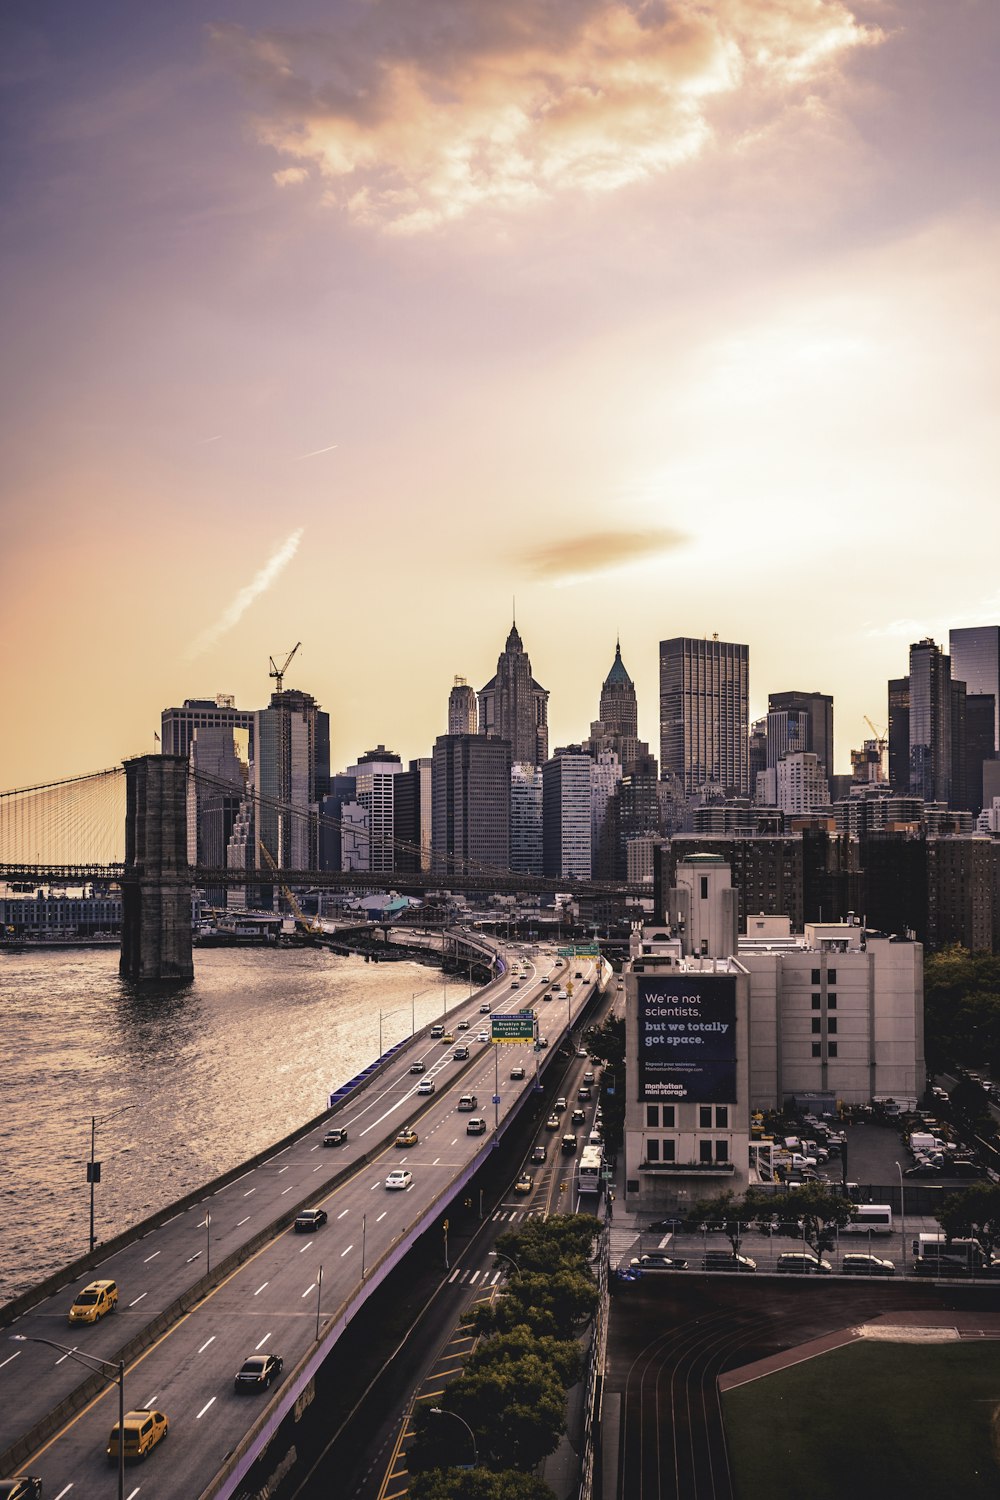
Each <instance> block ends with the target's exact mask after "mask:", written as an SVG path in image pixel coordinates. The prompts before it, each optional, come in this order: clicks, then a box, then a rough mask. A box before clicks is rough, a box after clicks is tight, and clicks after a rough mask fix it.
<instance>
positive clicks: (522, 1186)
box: [514, 1172, 535, 1193]
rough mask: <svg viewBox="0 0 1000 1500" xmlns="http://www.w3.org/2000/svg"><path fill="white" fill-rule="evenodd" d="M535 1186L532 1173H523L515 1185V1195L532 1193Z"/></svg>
mask: <svg viewBox="0 0 1000 1500" xmlns="http://www.w3.org/2000/svg"><path fill="white" fill-rule="evenodd" d="M534 1185H535V1179H534V1178H533V1177H532V1175H531V1173H530V1172H522V1173H521V1175H520V1177H519V1178H518V1179H517V1181H516V1182H515V1184H514V1191H515V1193H530V1192H531V1189H532V1188H533V1187H534Z"/></svg>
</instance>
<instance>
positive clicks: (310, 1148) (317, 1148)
mask: <svg viewBox="0 0 1000 1500" xmlns="http://www.w3.org/2000/svg"><path fill="white" fill-rule="evenodd" d="M309 1150H310V1151H318V1150H319V1142H318V1141H317V1143H316V1145H315V1146H310V1147H309Z"/></svg>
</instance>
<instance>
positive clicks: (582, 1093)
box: [576, 1083, 591, 1104]
mask: <svg viewBox="0 0 1000 1500" xmlns="http://www.w3.org/2000/svg"><path fill="white" fill-rule="evenodd" d="M590 1096H591V1088H590V1084H589V1083H581V1085H580V1087H579V1088H578V1089H577V1091H576V1097H577V1098H578V1099H582V1100H583V1102H584V1103H585V1104H586V1103H587V1101H588V1100H589V1099H590Z"/></svg>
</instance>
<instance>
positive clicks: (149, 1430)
mask: <svg viewBox="0 0 1000 1500" xmlns="http://www.w3.org/2000/svg"><path fill="white" fill-rule="evenodd" d="M124 1426H125V1457H126V1458H145V1457H146V1455H147V1454H148V1453H151V1452H152V1450H153V1449H154V1448H155V1447H156V1445H157V1443H158V1442H159V1441H160V1439H161V1438H165V1437H166V1435H167V1431H168V1429H169V1426H170V1424H169V1422H168V1421H167V1419H166V1417H165V1416H164V1415H163V1413H162V1411H127V1412H126V1413H125V1423H124ZM108 1457H109V1458H114V1459H117V1457H118V1423H117V1422H116V1423H115V1425H114V1426H113V1427H112V1429H111V1436H110V1437H109V1438H108Z"/></svg>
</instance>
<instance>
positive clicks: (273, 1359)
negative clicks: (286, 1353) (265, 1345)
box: [233, 1354, 284, 1391]
mask: <svg viewBox="0 0 1000 1500" xmlns="http://www.w3.org/2000/svg"><path fill="white" fill-rule="evenodd" d="M283 1365H284V1360H283V1359H282V1358H281V1356H280V1354H251V1355H249V1356H248V1357H247V1358H246V1359H245V1360H244V1361H243V1363H242V1364H241V1365H240V1368H239V1369H238V1370H237V1371H236V1375H235V1377H234V1379H233V1387H234V1389H236V1390H237V1391H259V1390H265V1391H267V1390H270V1388H271V1381H272V1380H277V1378H278V1376H279V1375H280V1374H281V1370H282V1366H283Z"/></svg>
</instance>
